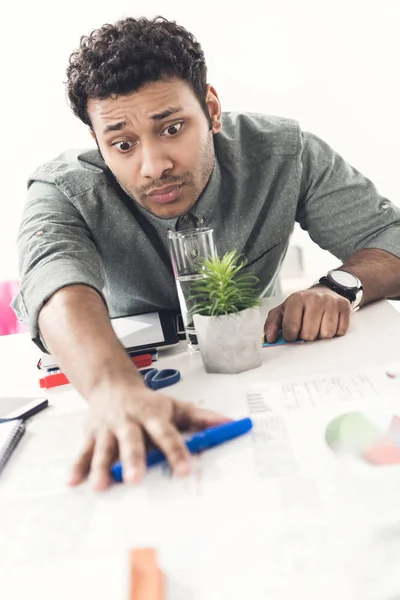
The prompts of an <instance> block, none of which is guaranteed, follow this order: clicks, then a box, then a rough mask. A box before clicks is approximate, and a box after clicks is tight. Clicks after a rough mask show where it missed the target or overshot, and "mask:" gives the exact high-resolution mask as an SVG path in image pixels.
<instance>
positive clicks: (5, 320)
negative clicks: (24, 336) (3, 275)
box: [0, 281, 28, 335]
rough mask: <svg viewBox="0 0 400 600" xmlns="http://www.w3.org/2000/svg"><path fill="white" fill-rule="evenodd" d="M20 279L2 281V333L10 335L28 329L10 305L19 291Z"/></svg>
mask: <svg viewBox="0 0 400 600" xmlns="http://www.w3.org/2000/svg"><path fill="white" fill-rule="evenodd" d="M18 289H19V281H2V282H0V335H10V334H12V333H22V332H24V331H27V330H28V329H27V327H26V326H25V325H23V323H20V322H19V321H18V319H17V317H16V315H15V312H14V311H13V309H12V308H11V306H10V302H11V300H12V299H13V297H14V296H15V294H16V293H17V292H18Z"/></svg>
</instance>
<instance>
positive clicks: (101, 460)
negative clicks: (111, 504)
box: [90, 430, 118, 490]
mask: <svg viewBox="0 0 400 600" xmlns="http://www.w3.org/2000/svg"><path fill="white" fill-rule="evenodd" d="M117 454H118V452H117V440H116V437H115V435H113V434H112V433H111V432H110V431H107V430H105V431H99V432H98V433H97V437H96V443H95V447H94V452H93V458H92V464H91V470H90V481H91V483H92V486H93V489H95V490H104V489H105V488H107V487H108V486H109V484H110V482H111V476H110V468H111V465H112V463H113V462H114V461H115V459H116V458H117Z"/></svg>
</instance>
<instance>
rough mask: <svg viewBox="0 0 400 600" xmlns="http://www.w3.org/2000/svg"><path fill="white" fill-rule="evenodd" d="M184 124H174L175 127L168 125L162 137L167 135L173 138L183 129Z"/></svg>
mask: <svg viewBox="0 0 400 600" xmlns="http://www.w3.org/2000/svg"><path fill="white" fill-rule="evenodd" d="M182 126H183V123H182V122H181V123H174V124H173V125H168V127H166V128H165V129H164V130H163V132H162V134H161V135H166V136H167V137H171V136H172V135H176V134H177V133H178V131H180V130H181V129H182Z"/></svg>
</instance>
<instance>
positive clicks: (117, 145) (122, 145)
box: [113, 142, 133, 152]
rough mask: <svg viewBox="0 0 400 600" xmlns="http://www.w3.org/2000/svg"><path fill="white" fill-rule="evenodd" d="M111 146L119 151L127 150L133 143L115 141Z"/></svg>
mask: <svg viewBox="0 0 400 600" xmlns="http://www.w3.org/2000/svg"><path fill="white" fill-rule="evenodd" d="M113 146H114V147H115V148H117V150H119V151H120V152H128V150H131V149H132V148H133V144H132V143H131V142H115V143H114V144H113Z"/></svg>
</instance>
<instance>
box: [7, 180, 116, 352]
mask: <svg viewBox="0 0 400 600" xmlns="http://www.w3.org/2000/svg"><path fill="white" fill-rule="evenodd" d="M18 254H19V270H20V290H19V292H18V294H17V296H16V297H15V298H14V299H13V302H12V307H13V309H14V311H15V312H16V314H17V316H18V318H19V319H20V320H21V321H23V322H25V323H26V324H27V325H28V327H29V331H30V334H31V337H32V339H33V341H34V342H35V343H36V344H37V345H38V346H39V347H40V348H41V349H42V350H45V351H46V348H45V345H44V342H43V339H42V338H41V336H40V332H39V328H38V318H39V313H40V310H41V308H42V307H43V305H44V303H45V302H46V301H47V300H48V299H49V298H50V297H51V296H52V295H53V294H54V293H55V292H57V291H58V290H59V289H61V288H63V287H66V286H69V285H73V284H85V285H88V286H90V287H92V288H94V289H95V290H96V291H97V292H98V293H99V294H100V296H101V297H102V298H103V300H104V302H105V303H106V301H105V298H104V293H103V289H104V287H105V277H104V273H103V268H102V265H101V260H100V256H99V254H98V252H97V249H96V246H95V244H94V242H93V240H92V237H91V233H90V230H89V228H88V227H87V225H86V223H85V221H84V219H83V217H82V215H81V214H80V212H79V211H78V210H77V208H76V207H75V206H74V205H73V203H72V202H71V201H70V199H69V198H67V196H66V195H65V194H63V193H62V192H61V191H60V190H59V189H58V188H57V186H56V185H54V184H51V183H46V182H42V181H35V182H34V183H33V184H32V185H31V186H30V189H29V194H28V200H27V203H26V206H25V209H24V212H23V216H22V221H21V225H20V230H19V235H18Z"/></svg>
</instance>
